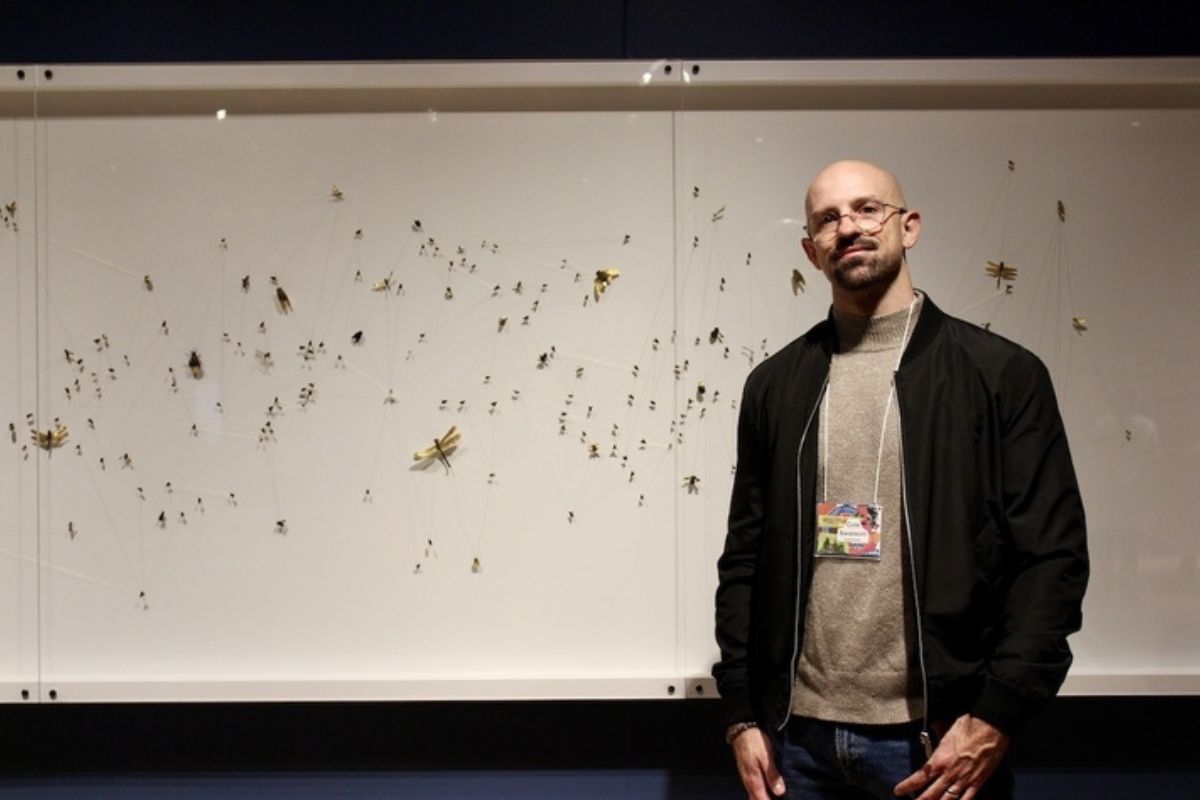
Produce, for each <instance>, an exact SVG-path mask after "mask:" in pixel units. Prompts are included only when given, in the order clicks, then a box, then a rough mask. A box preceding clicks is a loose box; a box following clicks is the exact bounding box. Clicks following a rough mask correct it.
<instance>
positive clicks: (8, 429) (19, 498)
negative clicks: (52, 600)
mask: <svg viewBox="0 0 1200 800" xmlns="http://www.w3.org/2000/svg"><path fill="white" fill-rule="evenodd" d="M33 164H34V159H33V123H32V122H31V121H29V120H19V119H4V118H0V370H2V371H3V374H4V375H5V380H4V381H2V382H0V429H2V430H0V435H2V436H3V448H4V455H3V457H2V458H0V508H2V509H4V513H3V516H2V517H0V698H2V700H3V701H20V700H22V699H25V698H32V697H35V696H36V685H37V677H38V616H37V613H38V583H37V581H38V569H37V563H38V549H37V504H36V500H37V494H36V483H37V469H38V459H37V458H36V453H37V448H36V446H35V445H34V444H33V442H32V441H31V439H30V426H29V424H28V421H27V420H26V419H25V413H24V412H25V411H28V410H31V409H32V408H33V406H34V403H35V397H36V395H35V392H36V386H37V383H36V376H37V371H36V368H35V365H34V359H33V344H34V327H33V325H34V313H33V312H34V282H35V275H34V258H35V246H36V245H35V232H36V224H35V221H36V219H37V214H36V209H35V207H34V197H35V196H36V195H35V193H34V191H33V186H34V173H33ZM23 691H24V692H26V694H25V695H22V692H23Z"/></svg>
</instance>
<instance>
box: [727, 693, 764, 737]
mask: <svg viewBox="0 0 1200 800" xmlns="http://www.w3.org/2000/svg"><path fill="white" fill-rule="evenodd" d="M721 704H722V706H723V707H724V710H725V725H726V727H728V726H730V725H733V724H734V723H736V722H752V721H754V720H757V719H758V714H756V713H754V704H753V703H751V702H750V692H749V690H748V688H747V687H746V686H724V687H721Z"/></svg>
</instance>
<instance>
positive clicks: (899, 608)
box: [713, 161, 1087, 800]
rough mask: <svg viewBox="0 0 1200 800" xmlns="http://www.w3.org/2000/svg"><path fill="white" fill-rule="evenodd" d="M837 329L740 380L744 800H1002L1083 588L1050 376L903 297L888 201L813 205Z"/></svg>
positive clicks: (865, 178)
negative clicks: (898, 798) (1013, 744)
mask: <svg viewBox="0 0 1200 800" xmlns="http://www.w3.org/2000/svg"><path fill="white" fill-rule="evenodd" d="M805 211H806V214H807V220H808V224H807V227H806V230H807V232H808V237H807V238H805V239H804V241H803V246H804V251H805V253H806V254H807V256H808V258H809V260H810V261H811V262H812V263H813V265H814V266H816V267H817V269H819V270H821V272H823V273H824V274H825V276H826V278H828V280H829V282H830V285H831V287H832V292H833V308H832V311H831V313H830V315H829V318H828V319H827V320H825V321H823V322H821V323H819V324H818V325H816V326H814V327H813V328H812V329H811V330H809V331H808V332H807V333H805V334H804V335H803V336H801V337H800V338H799V339H797V340H795V341H794V342H792V343H791V344H790V345H788V346H787V347H786V348H784V349H783V350H781V351H780V352H779V353H777V354H776V355H774V356H773V357H771V358H770V359H767V360H766V361H764V362H763V363H762V364H760V365H759V366H758V367H757V368H756V369H755V370H754V371H753V372H752V373H751V374H750V376H749V377H748V378H747V380H746V386H745V390H744V394H743V398H742V404H741V407H740V416H739V421H738V462H737V474H736V476H735V478H734V487H733V497H732V501H731V504H730V511H729V529H728V535H727V537H726V541H725V550H724V553H723V554H722V556H721V559H720V561H719V563H718V572H719V587H718V589H717V596H716V621H717V640H718V643H719V644H720V647H721V659H720V661H719V662H718V663H717V664H716V665H715V666H714V667H713V675H714V676H715V677H716V679H717V684H718V687H719V689H720V692H721V696H722V698H723V701H724V705H725V709H726V718H727V724H728V726H729V727H728V728H727V731H726V738H727V739H728V740H729V741H730V743H731V745H732V746H733V750H734V755H735V758H736V761H737V765H738V771H739V774H740V776H741V779H742V782H743V784H744V785H745V788H746V792H747V794H748V795H749V796H750V797H751V798H753V799H754V800H765V798H767V797H770V796H772V795H776V796H777V795H782V794H784V792H785V790H786V792H787V794H788V795H789V796H793V797H803V798H874V797H891V796H893V795H903V796H909V797H919V798H920V800H935V799H936V798H943V797H944V798H948V800H976V799H978V800H983V798H991V797H1010V796H1011V791H1012V790H1011V773H1010V771H1009V769H1008V767H1007V763H1006V762H1005V760H1004V754H1005V751H1006V749H1007V747H1008V744H1009V739H1010V737H1011V736H1012V735H1013V733H1015V732H1016V731H1017V730H1018V729H1019V728H1020V727H1021V725H1022V724H1023V723H1024V722H1025V721H1026V720H1027V719H1028V718H1029V717H1030V716H1031V715H1032V714H1033V713H1034V712H1035V711H1036V710H1037V709H1038V708H1039V707H1040V706H1041V705H1043V704H1044V703H1045V702H1046V701H1047V700H1048V699H1049V698H1050V697H1052V696H1053V695H1054V693H1055V692H1056V691H1057V690H1058V687H1059V686H1060V685H1061V683H1062V681H1063V678H1064V677H1065V675H1066V671H1067V667H1068V666H1069V664H1070V661H1071V654H1070V650H1069V648H1068V646H1067V643H1066V638H1067V636H1068V635H1069V634H1070V633H1073V632H1074V631H1076V630H1078V629H1079V625H1080V604H1081V602H1082V598H1083V592H1084V587H1085V585H1086V582H1087V553H1086V544H1085V538H1084V514H1083V507H1082V503H1081V501H1080V497H1079V491H1078V487H1077V484H1076V480H1075V473H1074V469H1073V467H1072V464H1071V456H1070V452H1069V450H1068V447H1067V441H1066V437H1065V434H1064V431H1063V426H1062V421H1061V419H1060V417H1059V413H1058V408H1057V404H1056V401H1055V397H1054V392H1053V390H1052V388H1051V386H1050V380H1049V375H1048V373H1047V372H1046V369H1045V367H1044V366H1043V365H1042V363H1041V362H1040V361H1039V360H1038V359H1037V358H1036V357H1035V356H1033V355H1032V354H1031V353H1029V352H1028V351H1026V350H1024V349H1023V348H1021V347H1019V346H1017V345H1015V344H1013V343H1012V342H1009V341H1007V340H1006V339H1003V338H1001V337H999V336H996V335H994V334H991V333H988V332H987V331H984V330H982V329H981V328H979V327H977V326H974V325H971V324H969V323H966V322H963V321H961V320H957V319H954V318H952V317H949V316H947V315H946V314H944V313H943V312H942V311H941V310H940V309H938V308H937V306H935V305H934V304H933V302H932V300H930V299H929V298H928V297H926V296H924V295H923V294H922V293H920V292H917V291H915V290H914V288H913V282H912V277H911V275H910V272H909V266H908V261H907V258H906V254H907V251H908V249H909V248H911V247H913V246H914V245H916V243H917V239H918V238H919V236H920V233H921V216H920V214H919V213H918V212H917V211H915V210H912V209H910V208H908V205H907V203H906V202H905V200H904V195H903V193H902V191H901V188H900V185H899V183H898V181H897V180H896V179H895V177H894V176H892V175H891V174H890V173H888V172H886V171H884V170H882V169H880V168H879V167H876V166H874V165H871V164H866V163H863V162H857V161H841V162H837V163H834V164H831V165H829V166H828V167H826V168H825V169H824V170H822V171H821V172H820V173H819V174H818V175H817V177H816V178H815V179H814V180H813V183H812V185H811V186H810V187H809V190H808V194H807V196H806V198H805Z"/></svg>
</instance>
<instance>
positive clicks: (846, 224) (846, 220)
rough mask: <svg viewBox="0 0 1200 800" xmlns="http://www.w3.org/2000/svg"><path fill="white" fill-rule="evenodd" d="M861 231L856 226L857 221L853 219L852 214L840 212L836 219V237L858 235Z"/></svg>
mask: <svg viewBox="0 0 1200 800" xmlns="http://www.w3.org/2000/svg"><path fill="white" fill-rule="evenodd" d="M860 233H862V231H861V230H859V228H858V223H856V222H855V221H854V215H853V214H842V215H841V216H840V217H838V221H837V234H838V238H843V237H845V236H858V235H859V234H860Z"/></svg>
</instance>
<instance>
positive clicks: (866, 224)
mask: <svg viewBox="0 0 1200 800" xmlns="http://www.w3.org/2000/svg"><path fill="white" fill-rule="evenodd" d="M889 209H891V210H890V211H889ZM907 211H908V209H907V208H901V207H900V206H894V205H892V204H891V203H885V202H883V201H882V200H864V201H863V203H862V205H860V206H859V207H858V208H856V209H854V210H853V211H848V212H846V213H845V214H839V213H837V212H836V211H832V210H830V211H823V212H821V213H820V214H813V215H812V217H810V218H809V220H808V224H807V225H806V226H804V230H806V231H808V235H809V236H811V237H812V238H814V239H823V240H828V239H833V238H835V237H837V231H838V226H839V225H840V224H841V221H842V217H849V218H850V222H852V223H853V224H854V227H856V228H858V229H859V230H860V231H862V232H863V233H865V234H867V235H868V236H870V235H871V234H875V233H879V232H880V231H881V230H883V226H884V224H885V223H886V222H887V221H888V220H889V219H891V218H892V217H893V216H895V215H896V214H904V213H906V212H907Z"/></svg>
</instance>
